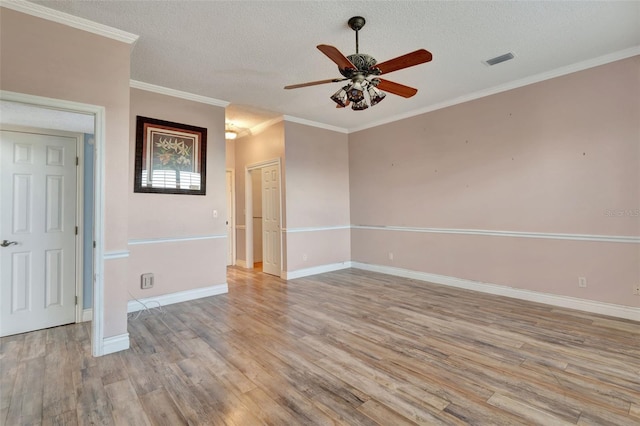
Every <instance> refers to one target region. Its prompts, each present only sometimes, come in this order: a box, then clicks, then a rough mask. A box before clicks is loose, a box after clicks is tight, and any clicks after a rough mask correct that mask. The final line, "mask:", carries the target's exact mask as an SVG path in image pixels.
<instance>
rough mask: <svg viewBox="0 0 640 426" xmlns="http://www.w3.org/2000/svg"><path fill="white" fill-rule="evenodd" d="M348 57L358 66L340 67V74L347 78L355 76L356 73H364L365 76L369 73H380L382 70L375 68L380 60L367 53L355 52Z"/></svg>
mask: <svg viewBox="0 0 640 426" xmlns="http://www.w3.org/2000/svg"><path fill="white" fill-rule="evenodd" d="M347 59H348V60H349V62H351V63H352V64H353V65H355V67H356V68H355V69H353V68H344V69H343V68H338V70H339V71H340V74H342V75H343V76H345V77H347V78H353V77H354V76H355V75H356V74H364V75H365V76H367V75H369V74H375V75H379V74H380V70H378V69H377V68H375V65H376V64H377V63H378V61H376V59H375V58H374V57H373V56H371V55H367V54H366V53H354V54H353V55H349V56H347Z"/></svg>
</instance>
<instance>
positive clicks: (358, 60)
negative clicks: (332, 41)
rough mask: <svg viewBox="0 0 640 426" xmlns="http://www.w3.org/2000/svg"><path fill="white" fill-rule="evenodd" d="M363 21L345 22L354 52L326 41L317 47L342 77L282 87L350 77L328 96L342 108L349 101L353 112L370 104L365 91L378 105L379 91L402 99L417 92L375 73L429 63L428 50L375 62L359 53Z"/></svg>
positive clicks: (374, 103) (339, 80)
mask: <svg viewBox="0 0 640 426" xmlns="http://www.w3.org/2000/svg"><path fill="white" fill-rule="evenodd" d="M365 22H366V21H365V19H364V18H363V17H362V16H354V17H353V18H351V19H349V21H348V25H349V27H350V28H351V29H352V30H354V31H355V32H356V53H355V54H353V55H349V56H344V55H343V54H342V53H340V51H339V50H338V49H337V48H335V47H333V46H329V45H327V44H320V45H318V46H317V47H318V49H319V50H320V51H321V52H322V53H324V54H325V55H326V56H327V57H328V58H329V59H331V60H332V61H333V62H335V63H336V64H337V65H338V71H340V74H342V75H343V77H344V78H330V79H327V80H318V81H311V82H308V83H301V84H293V85H290V86H285V89H297V88H300V87H307V86H316V85H318V84H326V83H338V82H341V81H345V80H350V82H349V83H348V84H347V85H346V86H344V87H342V88H341V89H340V90H338V91H337V92H336V93H334V94H333V96H331V99H332V100H333V101H334V102H335V103H336V104H338V105H337V106H336V108H345V107H346V106H348V105H349V104H350V103H351V108H352V109H354V110H356V111H360V110H363V109H367V108H368V107H369V105H368V104H367V99H366V98H365V92H366V93H367V95H368V97H369V102H370V103H371V106H373V105H376V104H378V103H379V102H380V101H382V100H383V99H384V98H385V96H386V94H385V93H384V92H383V91H382V90H385V91H387V92H389V93H393V94H394V95H398V96H402V97H403V98H410V97H412V96H413V95H415V94H416V93H418V89H414V88H413V87H409V86H405V85H403V84H399V83H394V82H393V81H389V80H384V79H382V78H379V77H378V76H380V75H382V74H388V73H390V72H393V71H398V70H401V69H404V68H409V67H412V66H415V65H419V64H423V63H425V62H429V61H430V60H431V59H432V58H433V57H432V55H431V53H430V52H429V51H427V50H425V49H419V50H416V51H414V52H411V53H407V54H406V55H402V56H398V57H397V58H394V59H390V60H388V61H385V62H382V63H377V61H376V60H375V59H374V58H373V56H371V55H367V54H366V53H360V52H359V47H358V31H360V30H361V29H362V27H364V24H365Z"/></svg>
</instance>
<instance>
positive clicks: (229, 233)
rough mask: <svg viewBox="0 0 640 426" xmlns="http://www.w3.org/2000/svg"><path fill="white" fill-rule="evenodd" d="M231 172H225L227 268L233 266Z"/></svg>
mask: <svg viewBox="0 0 640 426" xmlns="http://www.w3.org/2000/svg"><path fill="white" fill-rule="evenodd" d="M233 215H234V212H233V172H232V171H231V170H227V266H230V265H233V264H234V262H233V261H234V259H233V245H234V241H235V239H234V235H233Z"/></svg>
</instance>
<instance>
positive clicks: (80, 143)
mask: <svg viewBox="0 0 640 426" xmlns="http://www.w3.org/2000/svg"><path fill="white" fill-rule="evenodd" d="M3 99H4V98H3ZM0 130H5V131H9V132H19V133H29V134H38V135H47V136H62V137H68V138H73V139H75V140H76V157H77V158H78V164H77V165H76V167H75V172H76V210H75V213H76V218H75V222H76V223H75V224H76V227H77V229H78V232H77V233H76V235H75V237H74V238H75V240H74V244H75V274H76V275H75V283H74V288H75V292H76V294H75V295H76V298H77V299H76V300H77V303H76V305H75V308H74V317H75V322H76V323H78V322H82V316H83V315H82V314H83V310H84V309H83V294H84V284H83V277H84V273H83V272H84V245H83V242H84V238H83V236H84V134H83V133H77V132H69V131H65V130H53V129H44V128H36V127H27V126H17V125H11V124H0Z"/></svg>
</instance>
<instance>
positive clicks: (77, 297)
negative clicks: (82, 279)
mask: <svg viewBox="0 0 640 426" xmlns="http://www.w3.org/2000/svg"><path fill="white" fill-rule="evenodd" d="M77 305H78V296H76V306H77Z"/></svg>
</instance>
